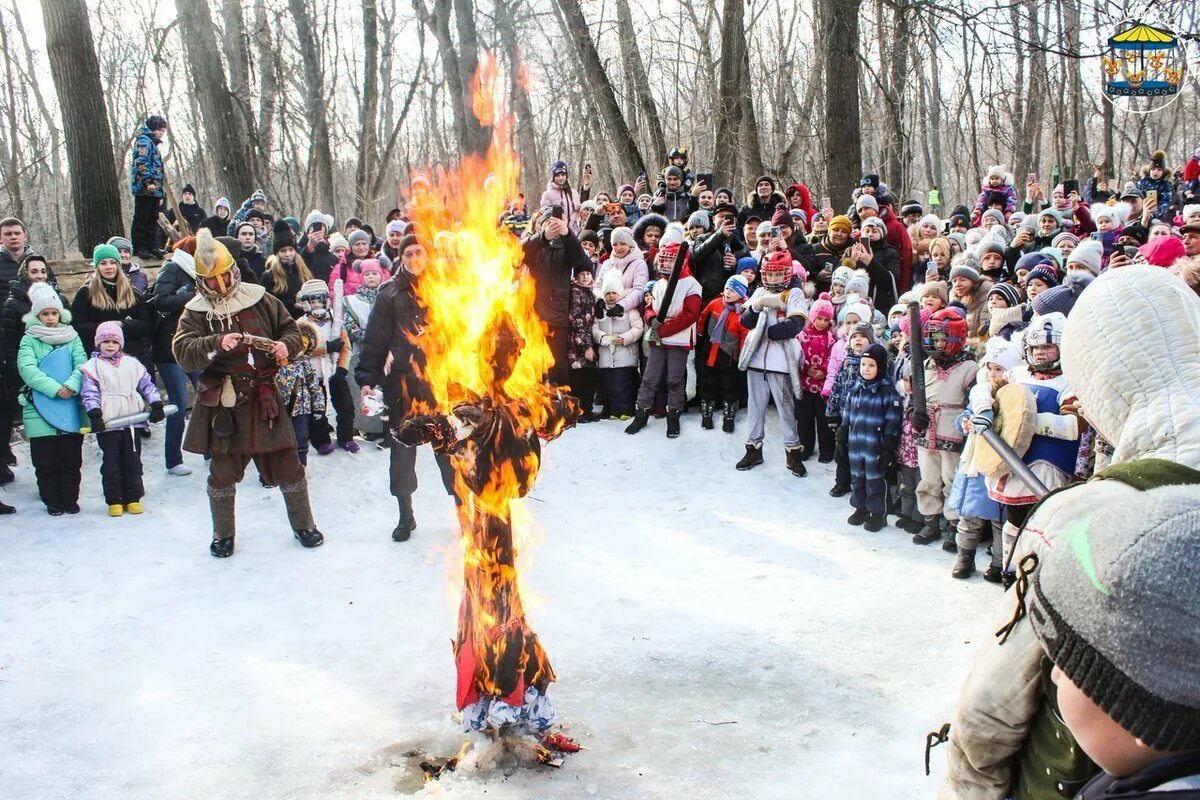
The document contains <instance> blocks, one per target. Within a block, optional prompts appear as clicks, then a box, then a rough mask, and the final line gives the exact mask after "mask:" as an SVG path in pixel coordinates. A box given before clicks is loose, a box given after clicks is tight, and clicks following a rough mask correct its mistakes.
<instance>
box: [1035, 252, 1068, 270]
mask: <svg viewBox="0 0 1200 800" xmlns="http://www.w3.org/2000/svg"><path fill="white" fill-rule="evenodd" d="M1038 252H1039V253H1041V254H1042V255H1044V256H1046V263H1047V264H1049V265H1050V266H1052V267H1053V268H1054V272H1055V274H1057V275H1061V274H1062V271H1063V267H1065V266H1066V262H1065V261H1064V257H1063V251H1062V250H1059V249H1058V248H1057V247H1043V248H1042V249H1041V250H1039V251H1038Z"/></svg>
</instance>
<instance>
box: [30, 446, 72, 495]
mask: <svg viewBox="0 0 1200 800" xmlns="http://www.w3.org/2000/svg"><path fill="white" fill-rule="evenodd" d="M29 456H30V460H31V461H33V471H34V474H35V475H36V476H37V485H38V495H39V496H40V497H41V498H42V502H43V503H45V504H46V507H47V508H68V507H69V506H72V505H74V504H76V503H78V502H79V482H80V480H81V476H80V471H81V470H82V469H83V434H80V433H60V434H56V435H54V436H35V437H33V438H32V439H30V440H29Z"/></svg>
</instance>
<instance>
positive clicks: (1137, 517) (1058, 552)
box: [1029, 461, 1200, 752]
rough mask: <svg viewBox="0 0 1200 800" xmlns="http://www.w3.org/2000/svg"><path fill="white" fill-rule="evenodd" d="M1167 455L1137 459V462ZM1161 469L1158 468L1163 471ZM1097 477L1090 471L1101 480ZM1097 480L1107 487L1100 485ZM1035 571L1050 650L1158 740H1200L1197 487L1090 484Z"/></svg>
mask: <svg viewBox="0 0 1200 800" xmlns="http://www.w3.org/2000/svg"><path fill="white" fill-rule="evenodd" d="M1163 465H1168V466H1169V468H1170V470H1171V474H1172V475H1175V477H1173V478H1172V480H1178V479H1179V476H1178V475H1177V474H1176V473H1190V479H1192V480H1195V479H1196V478H1197V477H1200V476H1198V475H1197V473H1195V472H1194V471H1192V470H1188V469H1187V468H1185V467H1181V466H1178V465H1174V464H1170V462H1162V461H1157V462H1155V461H1141V462H1132V463H1130V464H1128V465H1126V466H1125V467H1124V468H1125V469H1128V470H1130V471H1131V473H1132V472H1133V470H1134V469H1135V468H1136V469H1138V470H1142V471H1147V470H1150V469H1158V468H1161V467H1162V466H1163ZM1160 474H1161V473H1160ZM1094 483H1095V481H1093V484H1094ZM1097 488H1100V487H1097ZM1088 494H1089V499H1088V500H1087V501H1086V505H1085V506H1077V507H1076V510H1075V511H1073V512H1072V513H1073V516H1075V517H1076V518H1077V520H1078V521H1077V523H1076V524H1075V525H1073V526H1071V527H1069V528H1068V529H1065V530H1062V531H1061V532H1060V537H1059V538H1058V540H1057V542H1056V547H1055V549H1054V551H1053V552H1052V553H1051V554H1049V555H1047V556H1046V557H1045V558H1044V559H1043V560H1042V561H1041V563H1040V565H1039V566H1038V568H1037V572H1036V573H1035V583H1034V592H1033V601H1032V602H1031V603H1030V609H1029V617H1030V620H1031V622H1032V624H1033V629H1034V632H1035V633H1036V634H1037V637H1038V639H1039V641H1040V642H1041V644H1042V647H1044V648H1045V650H1046V654H1047V655H1048V656H1049V657H1050V658H1051V660H1053V661H1054V663H1055V664H1056V665H1057V666H1058V668H1059V669H1061V670H1062V671H1063V672H1064V673H1065V674H1066V676H1067V677H1068V678H1070V679H1071V681H1072V682H1073V683H1074V684H1075V685H1076V686H1078V687H1079V688H1080V690H1082V691H1083V693H1084V694H1085V695H1087V696H1088V697H1089V698H1091V700H1092V701H1093V702H1094V703H1096V705H1098V706H1099V707H1100V708H1101V709H1102V710H1103V711H1104V713H1106V714H1107V715H1108V716H1109V717H1111V718H1112V719H1113V720H1114V721H1115V722H1116V723H1117V724H1119V725H1120V726H1121V727H1122V728H1124V729H1125V730H1127V731H1128V732H1129V733H1131V734H1133V735H1134V736H1136V737H1137V738H1138V739H1141V740H1142V741H1143V742H1145V743H1146V744H1148V745H1150V746H1151V747H1155V748H1158V749H1160V750H1166V751H1171V752H1177V751H1184V750H1193V749H1196V748H1200V581H1197V580H1195V576H1194V575H1193V574H1192V570H1191V569H1190V567H1191V566H1194V565H1195V564H1196V563H1197V562H1196V559H1197V555H1198V554H1200V487H1197V486H1195V485H1183V486H1179V485H1176V486H1161V487H1159V488H1153V489H1147V490H1145V491H1142V492H1136V493H1135V499H1132V500H1131V498H1130V493H1129V492H1128V491H1124V492H1122V491H1103V490H1100V491H1095V490H1093V491H1090V492H1088Z"/></svg>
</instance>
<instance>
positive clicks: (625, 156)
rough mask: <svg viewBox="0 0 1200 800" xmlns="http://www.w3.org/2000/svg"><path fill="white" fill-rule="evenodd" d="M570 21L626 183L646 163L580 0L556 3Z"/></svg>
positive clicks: (644, 167)
mask: <svg viewBox="0 0 1200 800" xmlns="http://www.w3.org/2000/svg"><path fill="white" fill-rule="evenodd" d="M555 4H556V5H557V6H558V8H559V10H560V11H561V12H562V15H563V18H564V20H565V21H566V25H567V32H568V34H569V35H570V38H571V41H572V43H573V44H574V46H575V52H576V54H577V55H578V57H579V60H580V62H581V67H582V70H583V74H584V76H585V77H586V79H587V81H588V89H589V91H590V93H591V95H592V97H593V99H594V100H595V103H596V106H597V107H598V110H599V113H600V117H601V119H602V121H603V122H604V125H605V127H606V128H607V129H608V135H609V141H610V142H611V143H612V147H613V149H614V150H615V151H616V153H617V159H618V163H619V164H620V165H621V171H622V173H623V177H624V178H625V180H629V179H630V176H637V175H638V173H640V172H645V171H646V164H645V162H644V161H643V160H642V156H641V153H640V152H639V151H638V148H637V142H636V141H634V139H633V135H632V134H631V133H630V132H629V125H628V124H627V123H626V122H625V116H624V115H623V114H622V113H621V107H620V106H619V105H617V96H616V93H615V92H614V91H613V88H612V84H611V83H609V80H608V73H607V72H606V71H605V69H604V64H603V63H602V62H601V61H600V55H599V54H598V53H597V52H596V46H595V45H594V44H593V43H592V37H591V35H590V34H589V33H588V27H587V20H586V19H585V18H584V16H583V9H582V8H580V6H579V0H555Z"/></svg>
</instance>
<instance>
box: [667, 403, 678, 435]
mask: <svg viewBox="0 0 1200 800" xmlns="http://www.w3.org/2000/svg"><path fill="white" fill-rule="evenodd" d="M677 436H679V411H678V409H672V408H668V409H667V438H668V439H674V438H676V437H677Z"/></svg>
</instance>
